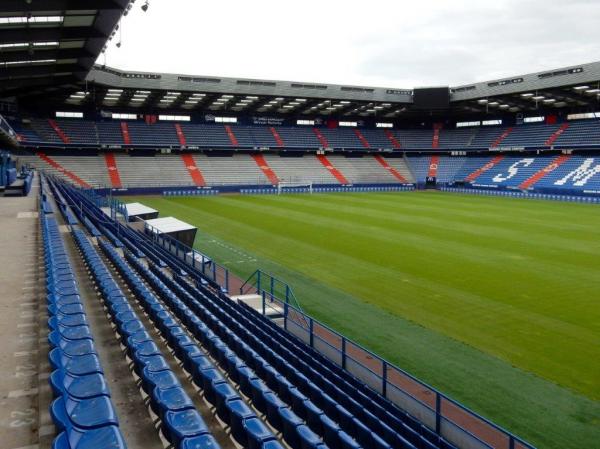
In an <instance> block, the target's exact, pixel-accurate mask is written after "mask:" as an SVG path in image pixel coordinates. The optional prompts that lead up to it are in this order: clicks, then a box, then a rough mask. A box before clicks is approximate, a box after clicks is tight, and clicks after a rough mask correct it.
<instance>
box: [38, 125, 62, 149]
mask: <svg viewBox="0 0 600 449" xmlns="http://www.w3.org/2000/svg"><path fill="white" fill-rule="evenodd" d="M31 129H32V130H33V131H34V132H35V133H36V134H37V135H38V136H40V137H41V138H42V141H43V142H49V143H56V144H61V145H62V144H64V142H63V141H62V139H61V138H60V137H59V136H58V134H56V131H54V129H53V128H52V126H50V124H49V123H48V120H46V119H32V120H31Z"/></svg>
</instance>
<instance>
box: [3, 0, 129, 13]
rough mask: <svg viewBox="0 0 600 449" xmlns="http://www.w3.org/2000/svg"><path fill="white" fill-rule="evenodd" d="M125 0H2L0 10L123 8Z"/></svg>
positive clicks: (33, 10)
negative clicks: (26, 0)
mask: <svg viewBox="0 0 600 449" xmlns="http://www.w3.org/2000/svg"><path fill="white" fill-rule="evenodd" d="M126 5H127V0H70V1H69V0H44V1H42V2H38V1H36V2H31V3H27V2H25V1H23V0H2V8H1V9H2V12H3V13H11V12H14V13H16V14H20V13H23V12H25V13H27V12H32V13H35V12H46V11H64V10H67V11H86V10H97V9H124V8H125V6H126Z"/></svg>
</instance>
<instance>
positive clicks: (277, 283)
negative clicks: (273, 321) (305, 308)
mask: <svg viewBox="0 0 600 449" xmlns="http://www.w3.org/2000/svg"><path fill="white" fill-rule="evenodd" d="M246 286H249V287H250V288H256V294H258V295H261V294H263V292H264V293H266V294H268V295H269V296H271V297H272V298H277V299H278V300H280V301H282V302H285V303H286V304H290V303H291V304H292V305H295V307H296V308H297V309H298V310H302V307H301V306H300V301H298V298H297V297H296V295H295V294H294V291H293V290H292V287H291V286H290V285H289V284H288V283H287V282H284V281H282V280H281V279H279V278H277V277H275V276H273V275H272V274H270V273H267V272H265V271H262V270H261V269H257V270H255V271H254V273H252V274H251V275H250V276H248V279H246V280H245V281H244V283H243V284H242V285H241V286H240V295H244V294H246V293H247V292H248V291H249V290H245V287H246ZM265 286H266V288H265ZM278 287H282V291H280V293H282V294H283V298H279V297H278V296H277V294H276V292H277V291H278V290H279V289H278Z"/></svg>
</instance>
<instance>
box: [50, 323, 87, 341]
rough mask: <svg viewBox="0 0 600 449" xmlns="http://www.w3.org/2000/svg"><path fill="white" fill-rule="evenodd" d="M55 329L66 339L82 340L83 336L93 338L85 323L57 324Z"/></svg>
mask: <svg viewBox="0 0 600 449" xmlns="http://www.w3.org/2000/svg"><path fill="white" fill-rule="evenodd" d="M57 331H58V333H59V334H60V335H61V336H62V337H63V338H66V339H67V340H82V339H84V338H87V339H89V340H93V338H92V333H91V332H90V328H89V327H88V326H87V325H83V326H73V327H63V326H58V328H57Z"/></svg>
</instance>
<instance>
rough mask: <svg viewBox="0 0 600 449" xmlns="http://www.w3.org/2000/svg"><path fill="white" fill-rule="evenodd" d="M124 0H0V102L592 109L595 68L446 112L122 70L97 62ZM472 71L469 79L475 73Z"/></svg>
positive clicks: (566, 72)
mask: <svg viewBox="0 0 600 449" xmlns="http://www.w3.org/2000/svg"><path fill="white" fill-rule="evenodd" d="M130 3H131V2H130V0H44V1H28V0H2V1H1V2H0V97H2V98H8V97H16V98H18V99H19V100H20V104H21V105H22V106H24V107H25V109H27V107H29V109H32V108H35V109H38V108H39V105H40V100H43V103H44V106H45V107H47V108H56V109H58V108H59V107H67V106H72V107H73V108H75V109H85V108H93V109H108V110H110V109H117V110H121V111H123V110H127V111H131V112H139V113H157V112H158V113H160V112H163V113H194V112H195V113H205V114H217V113H224V114H240V115H241V114H246V115H249V114H253V115H269V116H281V117H299V118H302V117H306V118H310V117H325V118H327V117H333V118H340V119H343V118H387V119H401V118H413V119H415V118H416V119H421V118H424V117H428V118H434V119H436V118H441V117H450V116H452V117H459V116H465V117H466V116H476V115H481V114H495V115H498V114H504V113H521V112H523V113H531V112H539V111H548V110H549V111H581V110H597V109H598V108H599V107H600V105H599V104H598V103H599V100H600V95H599V94H600V90H599V89H600V62H595V63H590V64H582V65H579V66H572V67H566V68H561V69H555V70H549V71H545V72H538V73H532V74H527V75H517V76H514V77H510V78H506V79H499V80H492V81H487V82H481V83H473V84H469V85H462V86H455V87H450V88H449V90H450V108H449V109H445V110H422V109H417V108H415V107H413V92H414V89H413V88H401V87H369V86H354V85H338V84H324V83H312V82H295V81H281V80H260V79H240V78H227V77H212V76H197V75H183V74H167V73H147V72H126V71H122V70H118V69H113V68H109V67H105V66H99V65H94V62H95V61H96V59H97V57H98V55H99V54H100V52H101V51H102V49H103V48H104V47H105V45H106V43H107V41H108V40H109V39H111V38H112V37H113V36H114V35H115V32H116V27H117V24H118V22H119V19H120V17H121V15H122V14H123V12H124V11H126V10H128V8H130V7H131V4H130ZM475 76H476V74H474V77H475Z"/></svg>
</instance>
